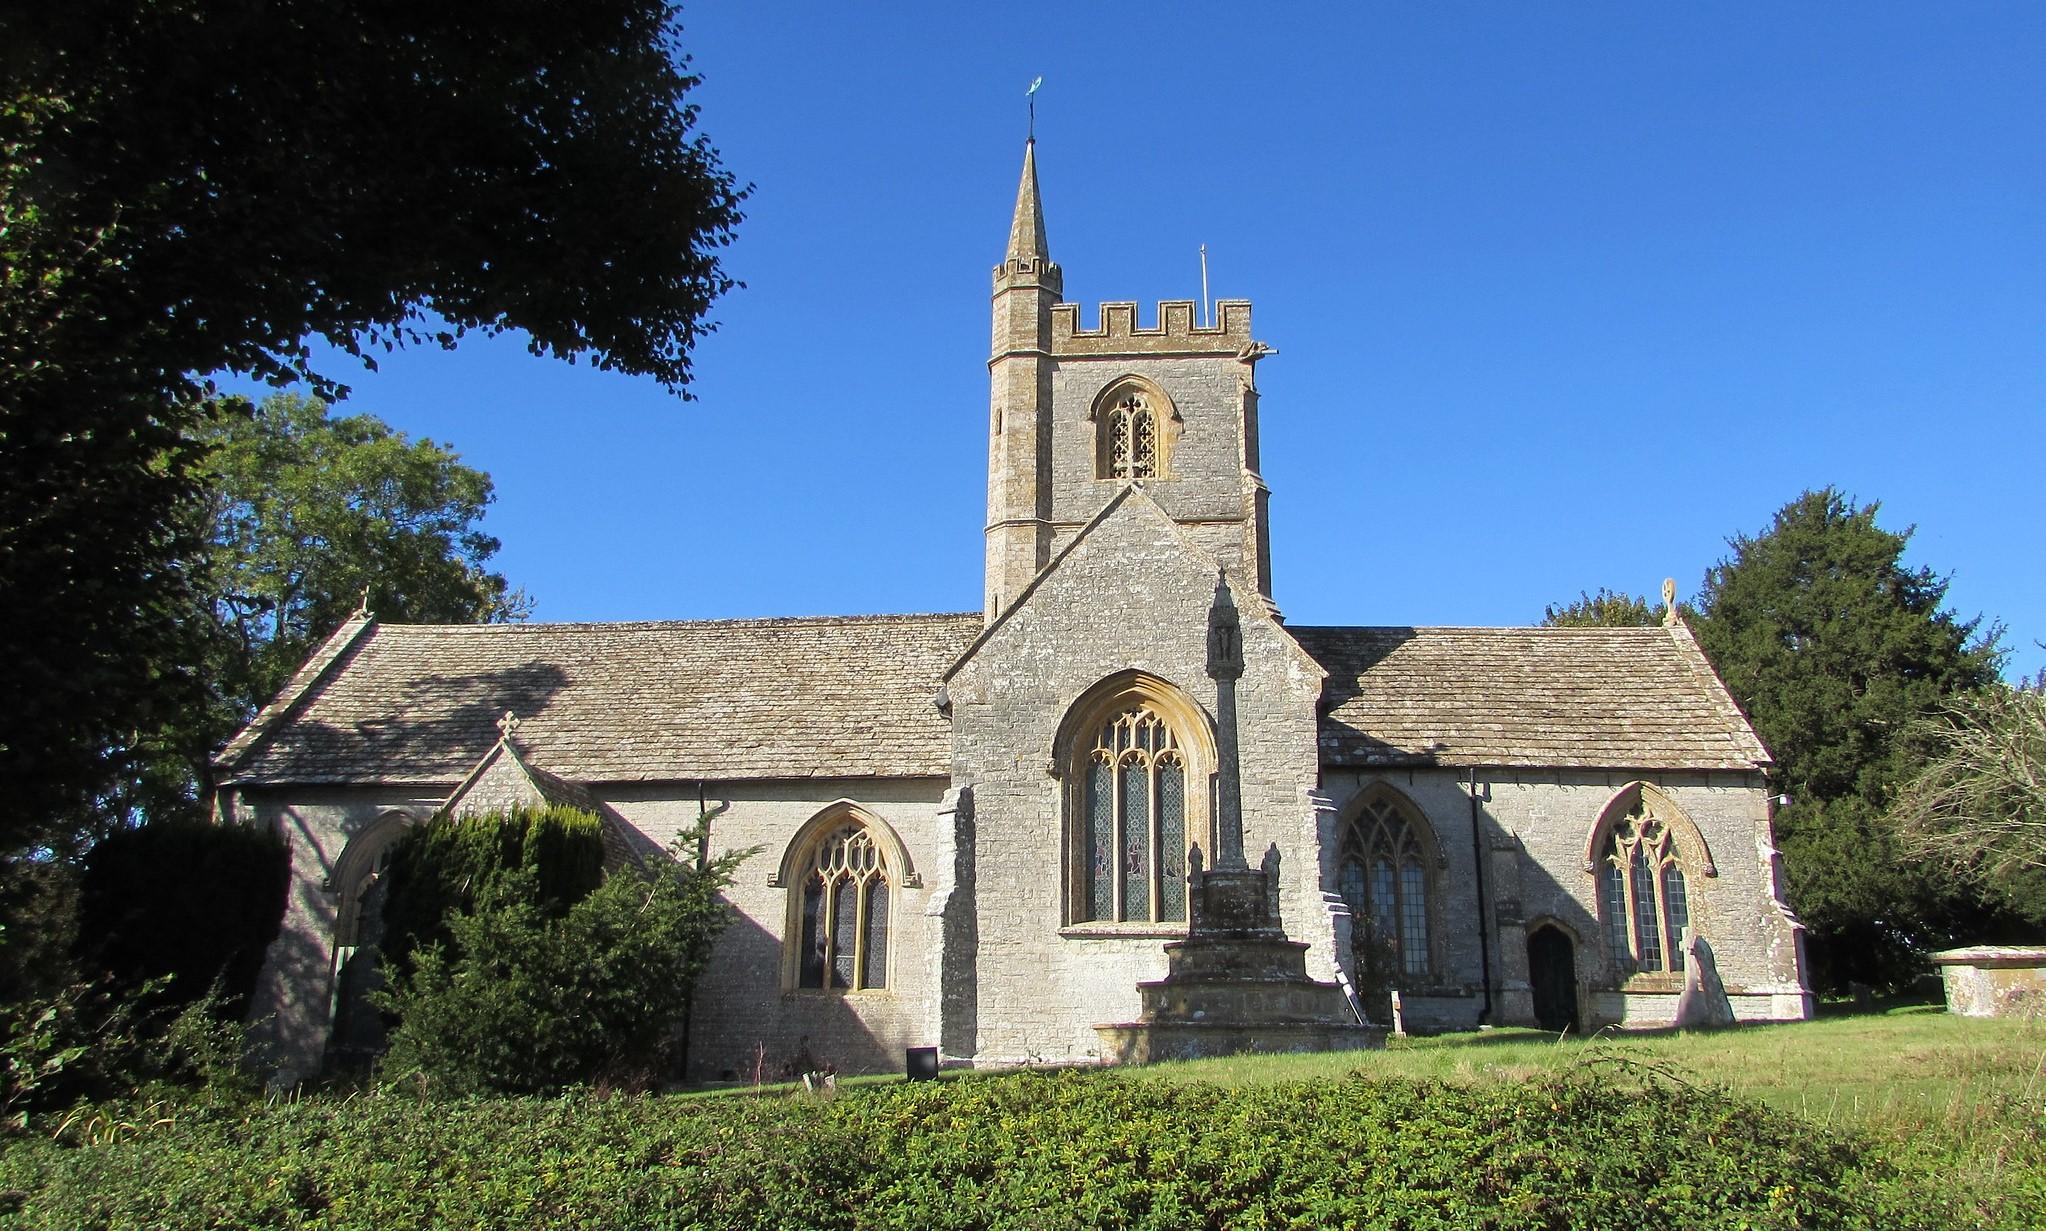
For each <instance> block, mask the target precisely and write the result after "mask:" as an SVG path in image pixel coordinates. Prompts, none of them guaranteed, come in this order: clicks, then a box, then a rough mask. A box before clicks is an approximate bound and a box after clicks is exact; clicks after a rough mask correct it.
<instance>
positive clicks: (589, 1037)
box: [372, 808, 751, 1095]
mask: <svg viewBox="0 0 2046 1231" xmlns="http://www.w3.org/2000/svg"><path fill="white" fill-rule="evenodd" d="M700 837H701V831H700V827H699V829H698V830H696V831H692V832H690V833H687V834H685V835H683V837H682V838H680V839H678V841H677V844H676V847H677V849H678V850H680V851H689V852H693V851H694V850H695V849H696V843H697V841H698V840H699V838H700ZM750 853H751V852H741V853H733V854H727V855H725V856H724V857H723V858H721V859H717V860H707V861H704V862H703V863H702V864H700V865H698V864H696V863H695V861H694V857H693V855H692V856H691V857H690V859H689V860H688V861H685V862H673V861H667V860H655V861H652V862H651V863H650V864H649V865H648V866H643V867H642V866H637V865H629V866H625V867H620V868H615V869H613V870H612V871H611V873H610V874H609V875H608V876H605V875H604V872H603V866H602V864H603V846H602V841H601V831H600V829H599V822H598V821H597V818H596V817H594V816H591V815H589V814H588V813H581V812H576V811H574V810H571V809H565V808H551V809H546V810H536V811H520V812H513V813H510V814H507V815H502V816H486V817H479V818H474V819H466V818H465V819H461V820H449V819H439V820H435V821H433V822H430V823H429V824H428V825H426V826H423V827H422V828H421V829H419V830H417V831H415V833H414V834H413V835H411V836H408V838H406V839H405V840H404V846H403V848H402V849H401V852H400V858H397V859H394V862H393V871H392V874H393V881H392V885H391V891H390V898H389V900H388V902H389V905H388V907H387V909H388V910H390V911H391V913H392V914H393V915H395V916H396V917H397V918H398V920H399V921H400V924H401V926H403V927H404V928H406V929H409V930H408V931H407V932H406V933H405V935H404V937H403V938H402V939H399V940H398V942H397V943H398V944H400V945H402V946H404V947H403V948H402V949H400V950H399V952H401V953H402V954H403V955H404V960H402V961H395V962H391V963H390V964H389V965H388V966H387V967H386V971H387V977H388V978H389V979H390V983H389V985H388V986H387V987H386V988H385V989H384V990H383V991H381V992H378V993H376V994H374V995H373V997H372V999H373V1001H374V1002H375V1003H376V1004H377V1006H378V1007H379V1008H381V1009H382V1010H384V1011H385V1012H386V1013H387V1014H389V1015H390V1016H391V1017H392V1018H394V1019H395V1020H396V1022H397V1027H396V1029H395V1030H394V1031H393V1032H392V1034H391V1036H390V1050H389V1052H388V1053H387V1054H386V1055H385V1057H384V1062H383V1075H384V1077H385V1078H386V1080H397V1081H406V1082H414V1083H417V1084H418V1085H420V1086H422V1087H424V1088H425V1089H427V1090H429V1091H431V1092H433V1093H435V1094H441V1095H473V1094H486V1093H520V1094H524V1093H543V1092H551V1091H557V1090H561V1089H564V1088H566V1087H569V1086H572V1085H577V1084H583V1083H591V1082H599V1083H605V1084H609V1085H616V1086H626V1087H635V1088H637V1087H645V1086H649V1085H652V1084H655V1083H657V1082H659V1081H661V1080H662V1079H664V1078H666V1077H668V1076H670V1073H669V1069H670V1063H669V1051H670V1048H671V1046H672V1044H673V1042H674V1040H675V1038H676V1032H677V1028H678V1026H679V1024H680V1022H681V1019H682V1016H683V1013H684V1011H685V1009H686V1008H687V1006H688V1003H689V993H690V989H691V987H692V986H693V985H694V983H695V981H696V976H697V975H698V973H700V972H701V971H702V969H703V966H704V963H705V962H707V961H708V960H709V958H710V951H711V946H712V945H713V944H714V943H715V941H716V939H717V936H718V933H719V932H721V931H722V930H723V929H724V926H725V924H726V922H727V921H728V919H729V914H730V912H729V910H728V908H727V907H726V906H725V905H724V901H723V899H722V897H721V896H720V894H721V892H722V890H723V889H724V888H725V887H726V886H727V885H729V884H730V883H731V877H732V872H733V870H734V868H736V867H737V865H738V863H739V861H740V860H741V859H743V858H744V857H745V856H746V855H747V854H750ZM436 860H438V861H439V862H436ZM401 872H402V874H403V879H400V873H401ZM435 911H439V912H440V913H439V914H437V915H436V914H435V913H434V912H435ZM386 935H387V943H388V940H389V938H390V933H389V932H387V933H386Z"/></svg>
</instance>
